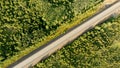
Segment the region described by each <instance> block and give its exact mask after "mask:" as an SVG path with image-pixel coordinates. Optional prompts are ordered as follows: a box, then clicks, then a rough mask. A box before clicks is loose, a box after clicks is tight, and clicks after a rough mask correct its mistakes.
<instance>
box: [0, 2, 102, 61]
mask: <svg viewBox="0 0 120 68" xmlns="http://www.w3.org/2000/svg"><path fill="white" fill-rule="evenodd" d="M100 1H102V0H90V1H88V0H0V61H4V60H5V59H7V58H8V57H11V56H13V55H15V54H16V53H17V52H19V51H21V50H24V49H25V48H26V47H29V46H31V45H33V44H35V43H37V42H39V41H40V40H41V39H40V38H41V37H43V36H45V35H48V34H49V32H50V31H51V30H54V29H56V28H57V27H58V26H60V25H61V24H62V23H65V22H66V21H70V20H71V19H72V18H73V17H75V16H76V15H78V14H80V13H83V12H84V11H86V10H88V9H89V8H90V7H93V6H94V5H95V4H98V3H99V2H100Z"/></svg>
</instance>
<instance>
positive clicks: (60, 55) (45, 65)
mask: <svg viewBox="0 0 120 68" xmlns="http://www.w3.org/2000/svg"><path fill="white" fill-rule="evenodd" d="M119 35H120V17H118V18H117V19H114V18H111V19H109V20H108V21H106V22H104V23H103V24H102V25H100V26H96V27H95V28H94V29H92V30H91V31H88V32H87V33H85V34H83V35H82V36H80V37H79V38H78V39H77V40H75V41H74V42H73V43H71V44H68V45H67V46H65V47H64V48H62V49H61V50H60V51H58V52H57V53H55V54H54V55H52V56H50V57H49V58H48V59H46V60H44V61H42V62H41V63H38V64H37V65H36V66H35V67H34V68H56V67H57V68H120V36H119ZM115 41H117V42H119V43H117V42H115Z"/></svg>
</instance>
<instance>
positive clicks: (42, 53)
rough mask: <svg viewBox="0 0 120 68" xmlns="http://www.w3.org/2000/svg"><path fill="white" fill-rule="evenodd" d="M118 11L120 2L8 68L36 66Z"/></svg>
mask: <svg viewBox="0 0 120 68" xmlns="http://www.w3.org/2000/svg"><path fill="white" fill-rule="evenodd" d="M118 9H120V1H118V2H116V3H115V4H113V5H112V6H111V7H109V8H107V9H105V10H104V11H102V12H101V13H99V14H97V15H95V16H94V17H92V18H91V19H89V20H87V21H86V22H84V23H83V24H81V25H79V26H77V27H76V28H74V29H73V30H71V31H69V32H67V33H66V34H64V35H63V36H61V37H59V38H58V39H56V40H54V41H53V42H51V43H49V44H47V45H45V46H44V47H42V48H38V49H37V50H35V51H33V52H32V53H30V54H29V55H26V56H24V57H23V58H21V59H20V60H18V61H17V62H15V63H13V64H12V65H10V66H9V67H8V68H29V67H32V66H34V65H35V64H37V63H38V62H39V61H40V60H42V59H44V58H45V57H48V56H49V55H50V54H52V53H54V52H55V51H56V50H58V49H60V48H62V47H63V46H65V45H66V44H67V43H69V42H71V41H72V40H74V39H76V38H77V37H78V36H80V35H81V34H83V33H84V32H85V31H87V30H89V29H90V28H93V27H94V26H95V25H97V24H99V23H100V22H102V21H103V20H106V19H107V18H109V17H110V16H111V15H112V14H114V13H115V11H116V10H118Z"/></svg>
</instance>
